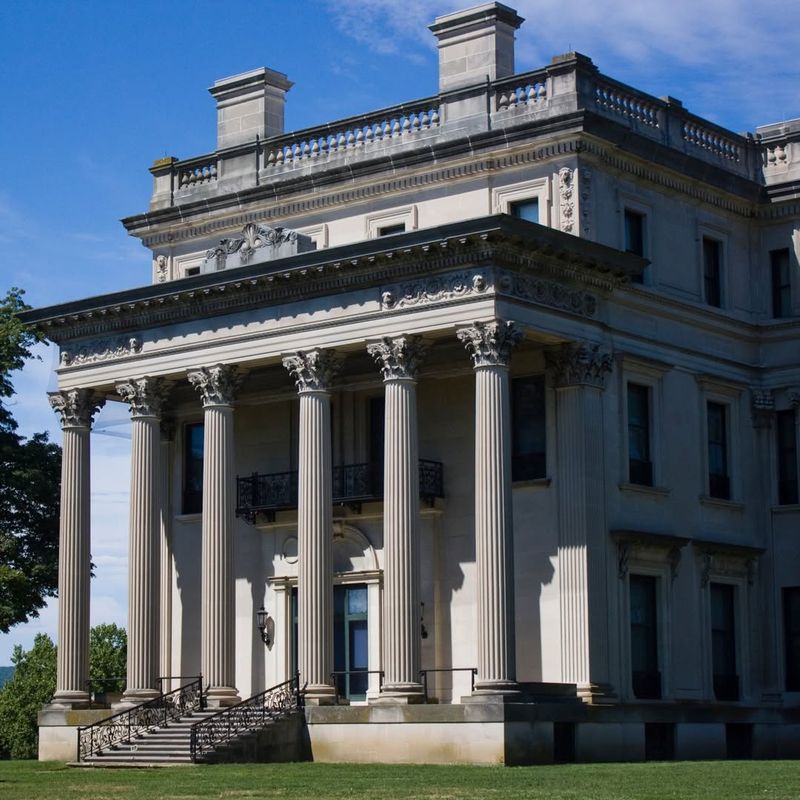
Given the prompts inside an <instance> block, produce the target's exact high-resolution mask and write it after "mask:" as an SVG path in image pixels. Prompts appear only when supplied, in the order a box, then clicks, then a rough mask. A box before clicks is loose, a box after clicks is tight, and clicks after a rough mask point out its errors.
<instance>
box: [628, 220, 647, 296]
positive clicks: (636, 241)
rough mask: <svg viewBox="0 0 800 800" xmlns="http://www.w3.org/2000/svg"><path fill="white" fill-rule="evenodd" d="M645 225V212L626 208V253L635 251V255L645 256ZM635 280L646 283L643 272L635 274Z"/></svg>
mask: <svg viewBox="0 0 800 800" xmlns="http://www.w3.org/2000/svg"><path fill="white" fill-rule="evenodd" d="M644 225H645V216H644V214H640V213H639V212H638V211H632V210H631V209H630V208H626V209H625V252H626V253H633V254H634V255H637V256H642V257H644V254H645V247H644ZM633 280H634V281H635V282H636V283H644V276H643V275H642V274H639V275H635V276H634V277H633Z"/></svg>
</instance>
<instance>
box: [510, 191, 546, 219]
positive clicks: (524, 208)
mask: <svg viewBox="0 0 800 800" xmlns="http://www.w3.org/2000/svg"><path fill="white" fill-rule="evenodd" d="M508 210H509V211H510V212H511V215H512V216H514V217H517V218H518V219H524V220H527V221H528V222H539V199H538V198H537V197H532V198H529V199H527V200H517V201H516V202H513V203H509V206H508Z"/></svg>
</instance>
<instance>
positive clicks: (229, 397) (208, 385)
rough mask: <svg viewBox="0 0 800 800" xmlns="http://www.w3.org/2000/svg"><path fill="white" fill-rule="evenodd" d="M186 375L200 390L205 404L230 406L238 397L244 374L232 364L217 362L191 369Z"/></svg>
mask: <svg viewBox="0 0 800 800" xmlns="http://www.w3.org/2000/svg"><path fill="white" fill-rule="evenodd" d="M186 377H187V378H188V380H189V383H190V384H191V385H192V386H193V387H194V388H195V389H196V390H197V391H198V392H199V394H200V397H201V398H202V400H203V406H229V405H231V404H232V403H233V401H234V398H235V397H236V392H237V391H238V389H239V386H240V385H241V383H242V380H243V378H244V375H243V374H242V373H241V372H240V371H239V368H238V367H236V366H234V365H232V364H217V365H216V366H213V367H200V368H199V369H194V370H190V371H189V372H188V373H187V375H186Z"/></svg>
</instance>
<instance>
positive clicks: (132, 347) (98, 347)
mask: <svg viewBox="0 0 800 800" xmlns="http://www.w3.org/2000/svg"><path fill="white" fill-rule="evenodd" d="M141 349H142V340H141V339H139V338H138V337H137V336H118V337H116V338H114V339H98V340H96V341H93V342H86V343H84V344H82V345H79V346H78V347H75V348H72V347H65V348H63V349H62V350H61V359H60V360H61V366H62V367H77V366H79V365H81V364H94V363H95V362H97V361H109V360H111V359H113V358H125V357H126V356H133V355H136V354H137V353H138V352H139V351H140V350H141Z"/></svg>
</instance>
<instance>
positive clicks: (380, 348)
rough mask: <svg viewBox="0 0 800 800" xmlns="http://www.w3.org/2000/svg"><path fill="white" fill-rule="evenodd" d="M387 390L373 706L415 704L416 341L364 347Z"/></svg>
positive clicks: (419, 351)
mask: <svg viewBox="0 0 800 800" xmlns="http://www.w3.org/2000/svg"><path fill="white" fill-rule="evenodd" d="M367 350H368V352H369V354H370V355H371V356H372V357H373V358H374V359H375V360H376V362H377V363H378V366H379V367H380V368H381V371H382V372H383V380H384V386H385V392H386V417H385V433H384V442H385V445H384V472H383V491H384V495H383V503H384V505H383V548H384V549H383V552H384V559H385V565H384V573H383V593H384V639H383V668H384V672H385V679H384V684H383V689H382V692H381V696H380V698H379V699H378V701H377V702H392V703H398V702H399V703H415V702H416V703H419V702H422V700H423V693H422V685H421V684H420V682H419V669H420V627H419V608H420V605H419V458H418V455H417V451H418V446H417V391H416V378H417V369H418V366H419V362H420V360H421V358H422V357H423V355H424V347H423V345H422V343H421V341H420V339H419V338H418V337H414V336H399V337H397V338H393V339H390V338H384V339H383V340H382V341H380V342H376V343H372V344H369V345H367Z"/></svg>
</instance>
